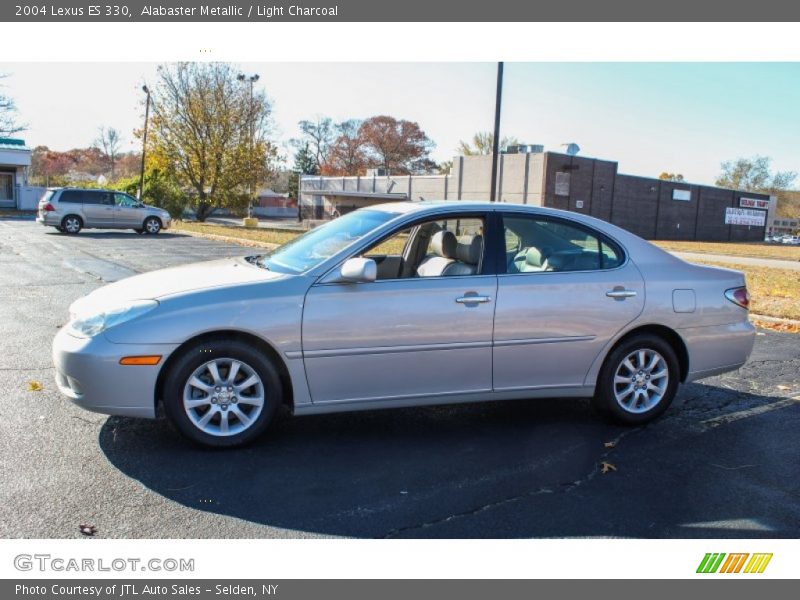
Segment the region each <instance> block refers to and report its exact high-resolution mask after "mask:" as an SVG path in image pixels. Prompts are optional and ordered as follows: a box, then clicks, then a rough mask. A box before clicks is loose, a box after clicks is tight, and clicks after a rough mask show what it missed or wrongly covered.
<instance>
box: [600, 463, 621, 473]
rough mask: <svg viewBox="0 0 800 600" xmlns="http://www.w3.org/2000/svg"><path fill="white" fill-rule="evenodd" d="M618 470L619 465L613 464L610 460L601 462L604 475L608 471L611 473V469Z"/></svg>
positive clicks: (601, 470)
mask: <svg viewBox="0 0 800 600" xmlns="http://www.w3.org/2000/svg"><path fill="white" fill-rule="evenodd" d="M616 470H617V467H616V466H614V465H612V464H611V463H610V462H605V461H603V462H601V463H600V472H601V473H603V474H604V475H605V474H606V473H610V472H611V471H616Z"/></svg>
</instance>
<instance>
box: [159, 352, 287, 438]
mask: <svg viewBox="0 0 800 600" xmlns="http://www.w3.org/2000/svg"><path fill="white" fill-rule="evenodd" d="M163 400H164V410H165V412H166V414H167V417H168V418H169V420H170V421H171V422H172V424H173V425H174V426H175V427H176V428H177V429H178V431H180V432H181V433H182V434H183V435H185V436H186V437H187V438H189V439H191V440H193V441H195V442H198V443H200V444H203V445H206V446H213V447H232V446H240V445H242V444H246V443H248V442H251V441H252V440H254V439H255V438H256V437H258V436H259V435H260V434H261V433H262V432H263V431H264V429H266V427H267V425H269V422H270V421H271V420H272V417H273V416H274V414H275V411H276V409H277V408H278V406H279V404H280V403H281V400H282V386H281V381H280V377H279V375H278V372H277V370H276V369H275V367H274V365H273V364H272V363H271V362H270V361H269V359H267V358H266V357H265V356H264V355H263V354H261V353H260V352H258V351H257V350H254V349H253V348H252V347H250V346H248V345H246V344H243V343H241V342H236V341H222V340H217V341H211V342H208V343H205V344H202V345H198V346H195V347H193V348H191V349H189V350H188V351H186V352H185V353H184V354H183V355H181V356H180V357H179V358H178V359H177V361H176V362H175V363H174V364H172V365H171V367H170V371H169V373H167V377H166V380H165V383H164V399H163Z"/></svg>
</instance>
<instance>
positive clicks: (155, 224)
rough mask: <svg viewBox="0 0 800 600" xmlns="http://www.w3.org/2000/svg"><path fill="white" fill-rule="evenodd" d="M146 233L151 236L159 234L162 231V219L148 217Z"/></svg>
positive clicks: (145, 221)
mask: <svg viewBox="0 0 800 600" xmlns="http://www.w3.org/2000/svg"><path fill="white" fill-rule="evenodd" d="M144 231H145V233H149V234H151V235H155V234H157V233H158V232H159V231H161V219H159V218H158V217H147V218H146V219H145V220H144Z"/></svg>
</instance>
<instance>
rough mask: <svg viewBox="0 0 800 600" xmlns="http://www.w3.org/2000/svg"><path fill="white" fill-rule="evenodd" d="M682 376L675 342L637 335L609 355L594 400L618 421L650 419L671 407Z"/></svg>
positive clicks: (598, 406)
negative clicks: (671, 344)
mask: <svg viewBox="0 0 800 600" xmlns="http://www.w3.org/2000/svg"><path fill="white" fill-rule="evenodd" d="M679 379H680V369H679V365H678V358H677V356H676V355H675V351H674V350H673V349H672V346H670V345H669V343H667V342H666V341H665V340H664V339H662V338H660V337H658V336H655V335H650V334H642V335H636V336H633V337H631V338H629V339H627V340H625V341H623V342H622V343H621V344H620V345H619V346H617V347H616V348H614V349H613V350H612V351H611V353H610V354H609V355H608V357H607V358H606V361H605V363H604V364H603V368H602V369H601V371H600V376H599V377H598V380H597V389H596V391H595V396H594V399H593V404H594V406H595V408H597V409H598V411H599V412H601V413H603V414H604V415H607V416H610V417H611V418H613V419H614V420H616V421H620V422H622V423H626V424H631V425H637V424H641V423H646V422H648V421H651V420H653V419H655V418H656V417H658V416H659V415H661V414H662V413H663V412H664V411H665V410H667V408H669V405H670V404H671V403H672V400H673V398H674V397H675V393H676V392H677V391H678V383H679Z"/></svg>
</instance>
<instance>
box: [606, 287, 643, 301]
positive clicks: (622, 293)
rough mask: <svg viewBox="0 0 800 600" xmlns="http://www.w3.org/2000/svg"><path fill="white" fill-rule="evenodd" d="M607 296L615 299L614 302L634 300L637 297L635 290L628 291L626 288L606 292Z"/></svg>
mask: <svg viewBox="0 0 800 600" xmlns="http://www.w3.org/2000/svg"><path fill="white" fill-rule="evenodd" d="M606 296H608V297H609V298H614V300H624V299H625V298H633V297H634V296H636V291H635V290H626V289H625V288H621V287H618V288H614V289H613V290H609V291H607V292H606Z"/></svg>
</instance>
